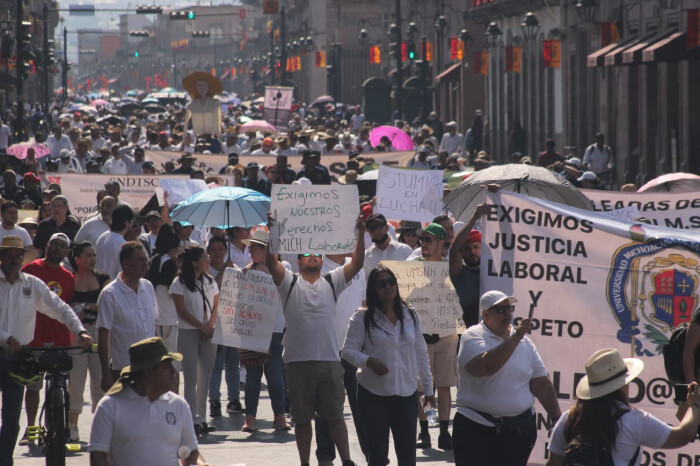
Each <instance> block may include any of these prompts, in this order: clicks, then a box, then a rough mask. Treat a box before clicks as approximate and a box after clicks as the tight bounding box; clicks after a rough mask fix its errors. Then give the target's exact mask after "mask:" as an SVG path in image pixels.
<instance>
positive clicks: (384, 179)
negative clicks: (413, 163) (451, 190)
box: [374, 165, 443, 222]
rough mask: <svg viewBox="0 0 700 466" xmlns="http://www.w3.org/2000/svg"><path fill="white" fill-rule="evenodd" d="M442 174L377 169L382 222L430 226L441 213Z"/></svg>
mask: <svg viewBox="0 0 700 466" xmlns="http://www.w3.org/2000/svg"><path fill="white" fill-rule="evenodd" d="M442 175H443V172H442V170H411V169H407V168H393V167H387V166H384V165H382V166H380V167H379V176H378V178H377V205H376V207H375V208H374V211H375V212H377V213H380V214H384V216H385V217H386V218H390V219H396V220H413V221H416V222H431V221H432V220H433V219H434V218H435V217H437V216H438V215H440V214H441V213H442V209H443V203H442Z"/></svg>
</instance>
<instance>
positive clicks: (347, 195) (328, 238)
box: [270, 184, 360, 254]
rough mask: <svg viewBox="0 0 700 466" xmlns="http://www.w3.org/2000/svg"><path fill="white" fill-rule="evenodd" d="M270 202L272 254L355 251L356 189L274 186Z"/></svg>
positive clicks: (337, 186) (358, 208)
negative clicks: (272, 220) (272, 218)
mask: <svg viewBox="0 0 700 466" xmlns="http://www.w3.org/2000/svg"><path fill="white" fill-rule="evenodd" d="M270 199H271V201H272V203H271V206H270V210H271V211H272V215H273V217H274V218H275V224H274V226H273V228H272V231H271V232H270V250H271V251H272V252H278V253H283V254H307V253H310V254H346V253H351V252H353V250H354V249H355V241H356V239H355V222H356V221H357V216H358V215H359V213H360V206H359V200H358V193H357V186H355V185H350V186H340V185H334V186H327V185H282V184H275V185H272V195H271V196H270Z"/></svg>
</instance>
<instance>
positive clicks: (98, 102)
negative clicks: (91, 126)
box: [90, 99, 109, 107]
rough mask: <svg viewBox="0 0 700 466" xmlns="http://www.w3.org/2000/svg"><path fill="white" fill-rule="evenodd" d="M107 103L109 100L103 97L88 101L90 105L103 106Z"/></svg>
mask: <svg viewBox="0 0 700 466" xmlns="http://www.w3.org/2000/svg"><path fill="white" fill-rule="evenodd" d="M108 104H109V102H107V101H106V100H105V99H95V100H93V101H92V102H90V106H91V107H104V106H105V105H108Z"/></svg>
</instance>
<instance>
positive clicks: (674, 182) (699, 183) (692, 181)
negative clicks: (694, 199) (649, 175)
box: [637, 172, 700, 193]
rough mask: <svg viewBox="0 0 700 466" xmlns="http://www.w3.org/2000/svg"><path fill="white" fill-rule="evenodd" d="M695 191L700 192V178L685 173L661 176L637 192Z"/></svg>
mask: <svg viewBox="0 0 700 466" xmlns="http://www.w3.org/2000/svg"><path fill="white" fill-rule="evenodd" d="M693 191H700V176H698V175H694V174H692V173H683V172H678V173H667V174H665V175H661V176H659V177H656V178H654V179H653V180H651V181H649V182H648V183H647V184H645V185H644V186H642V187H641V188H639V189H638V190H637V192H638V193H654V192H665V193H668V192H670V193H688V192H693Z"/></svg>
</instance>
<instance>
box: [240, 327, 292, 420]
mask: <svg viewBox="0 0 700 466" xmlns="http://www.w3.org/2000/svg"><path fill="white" fill-rule="evenodd" d="M283 336H284V334H283V333H281V332H280V333H273V334H272V341H271V342H270V360H269V361H268V362H266V363H265V364H264V365H262V366H260V367H246V380H245V413H246V415H251V416H253V417H255V416H256V415H257V413H258V400H259V399H260V381H261V380H262V376H263V372H264V373H265V380H266V381H267V391H268V393H269V394H270V402H271V403H272V412H273V413H274V414H275V416H277V415H279V414H282V415H284V393H285V386H284V375H283V371H282V368H283V367H284V364H283V362H282V337H283Z"/></svg>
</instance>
